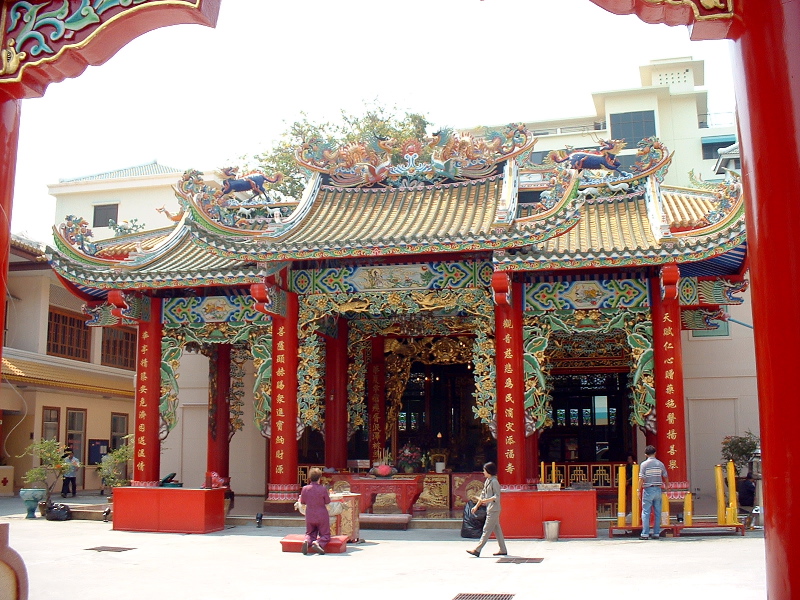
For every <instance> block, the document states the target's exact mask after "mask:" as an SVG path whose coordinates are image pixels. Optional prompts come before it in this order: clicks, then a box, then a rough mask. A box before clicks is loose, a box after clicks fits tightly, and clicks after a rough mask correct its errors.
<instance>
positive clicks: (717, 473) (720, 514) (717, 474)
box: [714, 465, 725, 525]
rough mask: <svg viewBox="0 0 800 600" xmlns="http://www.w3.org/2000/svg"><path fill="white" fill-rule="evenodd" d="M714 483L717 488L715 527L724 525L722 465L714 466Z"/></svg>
mask: <svg viewBox="0 0 800 600" xmlns="http://www.w3.org/2000/svg"><path fill="white" fill-rule="evenodd" d="M714 481H715V482H716V487H717V525H724V524H725V483H724V479H723V478H722V465H714Z"/></svg>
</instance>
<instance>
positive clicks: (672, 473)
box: [650, 264, 689, 490]
mask: <svg viewBox="0 0 800 600" xmlns="http://www.w3.org/2000/svg"><path fill="white" fill-rule="evenodd" d="M679 278H680V271H679V269H678V266H677V265H674V264H669V265H664V266H663V267H661V278H660V279H653V280H652V281H651V286H650V289H651V291H650V293H651V299H650V302H651V305H652V315H653V351H654V352H653V354H654V361H655V364H654V369H653V371H654V374H655V387H656V442H657V443H656V444H655V446H656V449H657V451H658V457H659V459H660V460H661V462H663V463H664V465H665V466H666V467H667V473H668V474H669V480H670V484H671V485H673V484H674V485H675V487H678V486H680V489H687V490H688V488H689V482H688V473H687V470H686V417H685V409H684V405H685V402H684V396H683V356H682V353H681V312H680V305H679V302H678V280H679ZM681 484H683V485H681Z"/></svg>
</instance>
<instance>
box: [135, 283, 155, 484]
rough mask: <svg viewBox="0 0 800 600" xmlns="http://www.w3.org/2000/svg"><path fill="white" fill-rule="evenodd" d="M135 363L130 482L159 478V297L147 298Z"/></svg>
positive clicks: (140, 325)
mask: <svg viewBox="0 0 800 600" xmlns="http://www.w3.org/2000/svg"><path fill="white" fill-rule="evenodd" d="M136 358H137V363H136V390H135V391H136V396H135V398H136V418H135V423H136V424H135V429H134V433H135V435H136V441H135V447H134V459H133V464H134V469H133V480H134V481H158V480H159V479H161V475H160V474H159V470H160V469H161V440H160V437H159V427H160V426H161V416H160V412H159V404H160V402H161V299H160V298H150V320H149V321H146V322H139V338H138V343H137V356H136Z"/></svg>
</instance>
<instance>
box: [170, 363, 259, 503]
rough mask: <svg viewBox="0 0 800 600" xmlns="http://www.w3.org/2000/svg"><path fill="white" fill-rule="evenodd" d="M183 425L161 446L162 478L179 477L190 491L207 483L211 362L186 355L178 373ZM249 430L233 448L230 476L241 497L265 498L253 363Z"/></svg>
mask: <svg viewBox="0 0 800 600" xmlns="http://www.w3.org/2000/svg"><path fill="white" fill-rule="evenodd" d="M178 373H179V378H178V384H179V386H180V392H179V408H178V424H177V425H176V427H175V429H173V430H172V431H171V432H170V434H169V436H167V439H166V440H164V442H163V443H162V446H161V475H162V476H164V475H167V474H168V473H177V477H176V479H177V480H178V481H181V482H182V483H183V484H184V486H186V487H200V486H201V485H203V484H204V482H205V475H206V467H207V453H208V359H207V358H206V357H205V356H203V355H201V354H187V353H184V355H183V357H182V358H181V364H180V368H179V370H178ZM244 389H245V397H244V415H243V416H242V420H243V421H244V427H243V429H242V430H241V431H238V432H236V434H235V435H234V436H233V439H232V440H231V445H230V463H229V474H230V477H231V487H232V489H233V490H234V492H235V493H236V494H237V495H255V496H261V495H263V494H264V490H265V489H266V483H265V468H264V461H265V454H266V444H267V440H266V438H264V437H262V436H261V434H260V432H259V431H258V430H257V429H256V426H255V425H254V423H253V419H254V408H253V393H252V390H253V364H252V362H248V363H246V364H245V378H244Z"/></svg>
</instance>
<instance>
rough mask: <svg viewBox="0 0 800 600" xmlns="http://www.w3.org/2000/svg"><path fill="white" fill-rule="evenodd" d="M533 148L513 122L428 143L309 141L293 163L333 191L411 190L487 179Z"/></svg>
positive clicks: (446, 131)
mask: <svg viewBox="0 0 800 600" xmlns="http://www.w3.org/2000/svg"><path fill="white" fill-rule="evenodd" d="M535 143H536V139H535V138H533V136H532V135H531V134H530V132H529V131H528V130H527V129H526V128H525V126H524V125H521V124H516V123H511V124H509V125H507V126H506V127H505V128H504V129H503V130H502V131H497V130H490V131H488V132H486V133H485V134H484V135H481V136H475V135H472V134H470V133H458V132H455V131H454V130H452V129H450V128H443V129H440V130H439V131H437V132H435V133H433V134H432V135H431V137H430V138H428V139H426V140H417V139H414V138H410V139H406V140H402V141H398V140H397V139H395V138H389V137H379V136H373V138H372V139H371V140H369V141H359V142H349V143H346V144H342V145H340V146H338V147H336V146H335V145H334V144H333V143H332V142H330V141H326V140H323V139H321V138H319V137H313V138H310V139H308V140H305V141H304V142H303V143H302V144H301V145H300V146H299V147H298V148H297V150H296V151H295V159H296V160H297V162H298V164H300V165H301V166H302V167H305V168H307V169H310V170H312V171H317V172H319V173H323V174H326V175H328V176H329V177H330V180H331V183H332V184H333V185H335V186H337V187H415V186H418V185H431V184H437V183H442V182H445V181H466V180H471V179H481V178H484V177H487V176H489V175H492V174H493V173H495V172H496V170H497V167H498V164H499V163H501V162H502V161H505V160H508V159H511V158H514V157H515V156H518V155H520V154H522V153H523V152H526V151H528V150H530V149H531V148H532V147H533V145H534V144H535ZM428 155H430V159H429V160H426V157H427V156H428Z"/></svg>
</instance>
